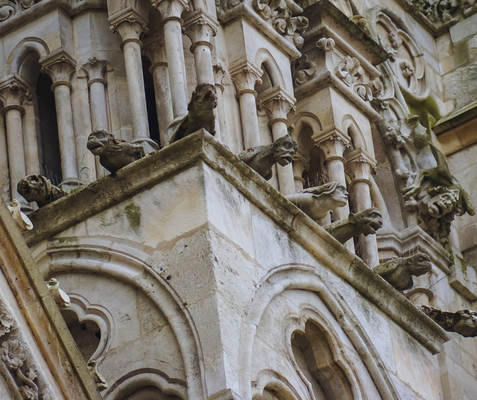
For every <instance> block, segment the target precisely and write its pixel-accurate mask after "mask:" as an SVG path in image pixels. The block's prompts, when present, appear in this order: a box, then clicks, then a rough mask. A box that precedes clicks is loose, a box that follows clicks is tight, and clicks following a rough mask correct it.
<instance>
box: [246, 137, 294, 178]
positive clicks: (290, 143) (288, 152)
mask: <svg viewBox="0 0 477 400" xmlns="http://www.w3.org/2000/svg"><path fill="white" fill-rule="evenodd" d="M297 149H298V144H297V142H296V141H295V140H294V139H292V138H291V137H290V136H289V135H285V136H282V137H281V138H279V139H277V140H275V141H274V142H273V143H272V144H268V145H265V146H257V147H253V148H251V149H248V150H245V151H244V152H242V153H240V154H239V156H238V157H239V158H240V160H242V161H243V162H244V163H245V164H247V165H248V166H249V167H250V168H252V169H254V170H255V171H256V172H257V173H259V174H260V175H261V176H262V177H263V178H265V179H266V180H267V181H268V180H270V179H271V178H272V175H273V173H272V167H273V165H274V164H275V163H278V164H280V165H281V166H282V167H284V166H285V165H288V164H290V163H291V162H292V160H293V156H294V155H295V153H296V151H297Z"/></svg>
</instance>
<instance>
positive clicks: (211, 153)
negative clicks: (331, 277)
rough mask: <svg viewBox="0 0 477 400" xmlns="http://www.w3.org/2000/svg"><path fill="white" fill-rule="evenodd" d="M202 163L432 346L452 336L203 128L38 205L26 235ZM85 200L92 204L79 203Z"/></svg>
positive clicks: (55, 227) (74, 219) (36, 235)
mask: <svg viewBox="0 0 477 400" xmlns="http://www.w3.org/2000/svg"><path fill="white" fill-rule="evenodd" d="M198 163H205V164H207V165H208V166H209V167H210V168H212V169H213V170H215V171H216V172H217V173H218V174H220V175H221V176H222V177H223V178H225V179H226V180H227V181H228V182H230V183H231V184H232V185H234V186H235V187H236V188H237V190H239V191H240V192H241V193H242V194H243V195H244V196H245V197H246V198H247V199H248V201H250V202H251V203H252V204H254V205H255V206H256V207H258V208H259V209H260V210H262V212H264V213H265V214H266V215H267V216H268V217H269V218H270V219H271V220H273V221H274V222H275V223H276V224H277V225H278V226H280V228H281V229H282V230H283V231H285V232H287V233H288V235H289V236H290V238H291V239H292V240H294V241H296V242H297V243H298V244H300V245H301V246H302V247H303V248H304V249H305V250H306V251H308V252H309V253H310V254H311V255H313V256H314V257H315V258H316V260H317V261H318V262H320V264H321V265H323V266H324V267H326V268H328V269H329V270H331V271H333V273H335V274H336V275H337V276H339V277H340V278H341V279H343V280H344V281H346V282H347V283H348V284H349V285H351V286H352V287H354V288H355V289H356V290H357V291H358V292H360V293H361V294H362V295H363V296H364V297H366V298H367V299H369V301H370V302H372V303H373V304H375V305H376V306H377V307H378V308H379V309H380V310H381V311H382V312H384V313H385V314H387V315H388V316H389V317H390V318H392V319H393V320H394V321H396V323H397V324H398V325H399V326H401V327H402V329H404V330H406V331H407V332H408V333H409V334H411V335H412V336H413V337H414V338H415V339H416V340H417V341H419V342H420V343H421V344H422V345H423V346H424V347H425V348H427V349H428V350H429V351H430V352H432V353H437V352H439V351H440V350H441V348H442V343H443V342H445V341H447V340H448V336H447V334H446V333H445V332H444V330H443V329H442V328H440V327H439V326H438V325H437V324H436V323H434V321H432V320H431V319H430V318H428V317H427V316H426V315H424V314H423V313H422V312H421V311H419V310H418V309H417V308H416V307H415V306H414V305H413V304H412V303H411V302H409V301H408V300H407V299H406V298H405V297H404V296H403V295H402V294H401V293H399V292H398V291H397V290H395V289H394V288H393V287H392V286H391V285H389V284H388V283H387V282H386V281H384V280H383V279H382V278H381V277H380V276H378V275H376V274H375V273H374V272H373V271H372V270H371V269H369V268H368V267H367V266H366V265H365V264H364V263H363V261H361V260H360V259H359V258H358V257H356V256H355V255H354V254H352V253H350V252H349V251H348V250H347V249H346V247H345V246H343V245H342V244H340V243H339V242H338V241H337V240H335V239H334V238H333V237H332V236H331V235H329V234H328V233H327V232H326V231H325V230H324V229H323V228H322V227H320V226H319V225H318V224H316V223H315V222H314V221H312V220H311V219H310V218H309V217H308V216H306V215H305V214H304V213H303V212H302V211H301V210H299V209H298V208H297V207H295V206H294V205H293V204H292V203H290V202H289V201H288V200H286V199H285V198H284V197H283V196H282V195H280V194H279V193H278V192H277V191H276V190H275V189H274V188H273V187H272V186H270V185H269V184H268V183H267V182H266V181H264V180H263V179H262V178H261V177H260V176H259V175H258V174H257V173H255V172H254V171H253V170H252V169H251V168H249V167H248V166H247V165H246V164H244V163H243V162H241V161H240V160H239V159H238V158H237V157H236V156H235V155H234V154H232V152H230V150H228V149H227V148H226V147H225V146H223V145H221V144H220V143H218V142H217V141H216V140H215V139H214V138H213V137H212V136H211V135H210V134H208V133H207V132H205V131H204V130H200V131H198V132H196V133H194V134H192V135H190V136H188V137H186V138H184V139H182V140H180V141H178V142H176V143H173V144H171V145H170V146H167V147H166V148H164V149H162V150H160V151H158V152H155V153H152V154H150V155H148V156H146V157H144V158H142V159H140V160H138V161H136V162H134V163H132V164H130V165H128V166H126V167H124V168H122V169H120V170H119V171H118V172H117V173H116V176H115V177H111V176H106V177H104V178H102V179H100V180H99V181H96V182H94V183H92V184H90V185H89V186H86V187H85V188H82V189H80V190H78V191H77V192H75V193H73V194H71V195H69V196H66V197H63V198H61V199H60V200H58V201H56V202H54V203H51V204H49V205H47V206H45V207H42V208H40V209H39V210H37V211H35V212H34V213H33V214H31V215H30V218H31V220H32V222H33V224H34V226H35V230H34V231H32V232H29V233H27V234H25V239H26V240H27V242H28V244H29V245H33V244H35V243H38V242H40V241H42V240H45V239H47V238H49V237H52V236H54V235H56V234H58V233H60V232H61V231H63V230H65V229H67V228H68V227H70V226H72V225H74V224H77V223H79V222H81V221H84V220H85V219H87V218H89V217H91V216H93V215H96V214H98V213H99V212H101V211H103V210H105V209H108V208H110V207H111V206H113V205H115V204H118V203H120V202H122V201H124V200H126V199H128V198H130V197H131V196H132V195H135V194H138V193H140V192H141V191H144V190H146V189H147V188H149V187H151V186H153V185H155V184H158V183H159V182H161V181H163V180H166V179H169V178H170V177H171V176H172V175H174V174H176V173H177V172H178V171H181V170H183V169H185V168H189V167H192V166H195V165H197V164H198ZM85 203H87V204H88V205H89V206H88V207H77V206H76V205H78V204H85ZM71 210H74V212H71ZM53 220H54V221H55V224H52V223H51V221H53ZM336 257H339V258H340V262H337V261H336V260H337V259H336Z"/></svg>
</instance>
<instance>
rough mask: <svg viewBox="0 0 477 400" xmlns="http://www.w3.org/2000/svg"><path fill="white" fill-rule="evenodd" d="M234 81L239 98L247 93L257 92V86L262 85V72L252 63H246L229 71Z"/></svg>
mask: <svg viewBox="0 0 477 400" xmlns="http://www.w3.org/2000/svg"><path fill="white" fill-rule="evenodd" d="M229 72H230V75H231V77H232V81H233V83H234V84H235V87H236V88H237V96H240V95H241V94H242V93H246V92H249V93H250V92H253V93H254V94H256V92H255V84H260V83H262V80H261V79H260V78H261V76H262V70H261V69H259V68H257V66H256V65H255V64H254V63H252V62H251V61H248V60H246V61H244V62H242V63H240V64H238V65H236V66H233V67H232V68H230V69H229Z"/></svg>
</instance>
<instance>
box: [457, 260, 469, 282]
mask: <svg viewBox="0 0 477 400" xmlns="http://www.w3.org/2000/svg"><path fill="white" fill-rule="evenodd" d="M455 258H456V259H457V260H458V261H459V264H460V269H461V271H462V275H463V276H464V280H465V281H466V282H469V279H468V278H467V262H466V261H465V260H464V259H463V258H462V257H459V256H458V255H456V256H455Z"/></svg>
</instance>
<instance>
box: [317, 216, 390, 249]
mask: <svg viewBox="0 0 477 400" xmlns="http://www.w3.org/2000/svg"><path fill="white" fill-rule="evenodd" d="M382 227H383V219H382V216H381V213H380V212H379V210H378V209H377V208H374V207H373V208H368V209H367V210H364V211H361V212H358V213H356V214H350V215H349V217H348V218H346V219H342V220H340V221H336V222H333V223H332V224H330V225H328V226H325V229H326V231H327V232H328V233H329V234H330V235H331V236H333V237H334V238H335V239H336V240H338V242H340V243H343V244H344V243H346V242H347V241H348V240H349V239H351V238H353V237H358V236H359V235H361V234H364V236H368V235H374V234H375V233H376V231H377V230H378V229H381V228H382Z"/></svg>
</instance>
